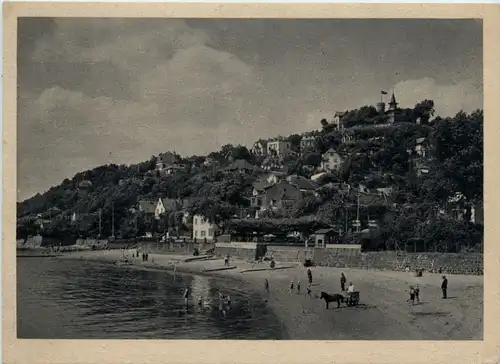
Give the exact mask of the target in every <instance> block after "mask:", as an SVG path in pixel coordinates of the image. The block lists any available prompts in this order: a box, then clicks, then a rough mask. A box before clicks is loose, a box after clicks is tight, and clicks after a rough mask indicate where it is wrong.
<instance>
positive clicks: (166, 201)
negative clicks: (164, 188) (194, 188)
mask: <svg viewBox="0 0 500 364" xmlns="http://www.w3.org/2000/svg"><path fill="white" fill-rule="evenodd" d="M161 202H162V203H163V207H164V208H165V210H173V209H175V208H176V207H177V200H176V199H173V198H162V199H161Z"/></svg>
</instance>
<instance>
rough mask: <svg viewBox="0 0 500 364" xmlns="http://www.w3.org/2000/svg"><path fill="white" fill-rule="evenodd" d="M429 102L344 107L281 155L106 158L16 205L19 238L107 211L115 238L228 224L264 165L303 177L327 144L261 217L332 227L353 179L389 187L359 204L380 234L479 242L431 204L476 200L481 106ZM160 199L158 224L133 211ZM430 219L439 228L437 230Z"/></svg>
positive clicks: (70, 228) (466, 204)
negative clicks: (398, 112)
mask: <svg viewBox="0 0 500 364" xmlns="http://www.w3.org/2000/svg"><path fill="white" fill-rule="evenodd" d="M432 107H433V103H432V104H430V102H429V101H427V100H426V101H425V102H422V103H419V104H417V105H416V106H415V108H414V109H411V110H410V109H406V110H403V114H404V115H406V119H405V120H404V122H399V123H394V124H387V123H386V122H385V121H383V120H382V121H380V120H379V119H377V117H376V116H374V114H373V110H372V109H370V107H364V108H361V109H359V110H354V111H350V112H348V113H347V114H346V116H345V117H346V120H345V122H344V121H343V122H344V125H348V126H349V127H347V126H346V127H343V128H341V129H339V128H335V125H334V124H333V123H330V122H327V121H326V120H325V119H323V120H322V121H321V124H320V125H321V129H319V130H318V131H316V132H310V133H305V134H304V135H297V134H295V135H291V136H289V137H288V138H284V139H287V140H288V141H290V143H291V149H290V152H289V153H287V154H286V155H284V156H277V155H267V156H262V155H259V154H256V153H255V152H254V151H252V150H249V149H247V148H246V147H243V146H232V145H225V146H223V147H222V148H221V150H219V151H217V152H213V153H210V154H209V155H208V156H192V157H181V156H175V159H176V163H175V168H174V167H170V169H168V172H165V170H161V168H160V170H158V166H157V162H158V157H151V159H150V160H148V161H144V162H142V163H139V164H136V165H129V166H126V165H105V166H100V167H97V168H94V169H92V170H88V171H84V172H81V173H78V174H76V175H75V176H74V177H73V178H72V179H71V180H70V179H65V180H64V181H62V183H61V184H60V185H58V186H54V187H52V188H51V189H50V190H49V191H47V192H45V193H43V194H37V195H35V196H33V197H31V198H29V199H27V200H25V201H23V202H21V203H18V205H17V217H18V229H17V232H18V237H19V238H25V237H26V236H28V235H34V234H36V233H37V232H38V233H42V234H44V235H49V236H60V235H64V234H77V235H81V236H96V235H97V234H98V231H99V230H98V229H99V227H98V225H99V214H100V216H101V234H102V235H103V236H109V235H111V232H112V228H111V225H112V220H113V219H112V215H113V214H112V211H114V228H115V232H116V235H117V236H122V237H133V236H139V235H142V234H144V233H145V231H149V230H153V231H162V229H165V228H167V227H173V226H176V228H177V231H180V230H185V231H187V232H189V223H185V222H184V223H181V222H180V221H181V220H182V219H181V215H182V214H183V213H184V212H189V213H191V214H193V213H200V214H202V215H204V216H205V217H206V218H207V219H208V220H209V221H211V222H214V223H221V222H228V221H229V220H231V219H234V218H235V216H237V215H238V214H237V213H238V211H239V210H241V209H247V210H248V211H252V208H250V206H251V200H252V190H253V187H252V186H253V184H254V183H255V182H256V181H259V180H262V179H263V178H264V177H265V176H266V175H267V174H268V173H269V170H278V171H280V172H282V173H285V174H287V175H289V176H290V175H297V176H299V177H303V179H306V178H307V179H309V178H310V177H311V176H312V175H314V174H316V173H318V170H319V169H321V166H322V159H323V157H322V156H323V155H324V153H326V152H327V151H329V150H332V149H333V150H334V151H335V152H336V153H338V155H339V156H340V157H341V159H342V164H341V166H340V168H338V169H337V170H334V171H327V173H324V174H323V176H322V177H321V178H319V180H317V181H316V182H315V184H316V190H315V191H314V193H311V194H308V195H306V196H304V197H303V198H301V199H299V200H297V201H294V203H293V205H292V206H289V207H287V208H282V209H281V210H280V211H273V212H272V213H271V214H270V215H269V214H267V215H266V214H264V215H263V216H261V219H262V218H263V219H274V220H276V219H281V221H283V220H285V219H300V218H304V217H307V216H316V217H317V219H316V220H317V221H320V222H321V224H323V225H325V226H335V225H336V224H337V225H338V224H340V223H341V222H342V221H344V220H346V219H347V217H346V216H344V215H343V213H342V212H341V211H344V210H345V211H346V214H349V209H350V207H349V206H352V205H353V204H355V203H356V195H355V194H353V193H348V194H341V193H339V192H338V189H336V188H334V187H333V186H338V184H339V183H346V184H348V185H349V186H351V187H352V191H354V190H355V189H357V188H358V186H360V187H359V188H364V189H366V190H370V191H375V190H378V191H380V190H381V189H385V190H386V191H390V192H387V193H385V194H384V196H385V203H383V204H382V205H384V208H383V209H382V210H381V209H380V205H381V203H377V202H370V203H367V204H368V205H370V206H371V207H370V206H369V207H368V208H367V213H368V214H370V213H371V211H370V209H375V210H377V211H379V210H380V211H379V212H380V213H376V214H375V215H377V218H379V220H380V224H381V225H382V226H383V227H386V229H385V233H386V234H389V235H386V237H388V236H389V237H390V238H391V239H396V238H404V239H410V238H412V237H415V236H419V237H421V236H424V235H425V236H430V235H433V239H438V240H456V239H460V240H465V239H469V238H471V236H473V239H475V240H476V241H477V240H478V239H479V240H481V238H482V230H481V233H480V234H479V233H478V231H479V230H480V229H479V228H477V227H474V228H473V227H471V226H470V224H468V223H467V221H468V220H470V219H469V218H466V219H465V220H464V221H465V223H464V221H458V220H456V219H455V220H453V221H451V220H450V218H449V216H447V215H446V214H441V215H442V216H443V217H442V219H436V218H435V216H441V215H439V214H438V211H441V212H442V211H447V209H448V205H449V204H450V199H451V198H453V197H454V196H460V197H459V198H458V200H457V201H455V202H454V204H455V205H454V206H455V207H456V206H458V205H459V208H460V209H462V210H464V211H465V216H466V217H469V215H470V213H471V212H470V211H471V207H472V206H473V205H474V204H477V203H482V194H483V191H482V184H483V179H482V178H483V177H482V175H483V135H482V130H483V114H482V111H476V112H474V113H472V114H465V113H463V112H459V113H458V114H457V115H456V116H455V117H453V118H445V119H442V118H440V117H436V118H434V119H432V120H430V116H431V115H432V114H433V109H432ZM417 121H420V123H417ZM305 135H309V136H311V138H313V142H312V144H311V145H308V146H307V147H304V148H303V147H302V144H301V140H302V139H303V138H304V137H305ZM423 140H425V143H427V144H426V154H425V155H422V154H421V152H418V148H419V143H420V142H422V141H423ZM417 152H418V153H417ZM419 153H420V154H419ZM162 158H164V157H162ZM242 161H246V162H244V163H242ZM457 193H458V195H457ZM159 198H168V199H176V200H178V201H179V206H178V207H177V208H175V211H168V213H167V214H166V216H165V217H164V219H163V220H161V221H160V222H157V221H156V222H148V221H149V220H148V219H147V217H146V216H144V213H141V212H139V211H137V210H134V209H133V208H134V207H136V206H137V203H138V202H139V201H140V200H158V199H159ZM253 209H254V210H255V206H254V207H253ZM247 210H245V211H247ZM252 213H253V212H252ZM348 218H349V219H351V218H352V215H351V216H348ZM251 220H252V219H251ZM251 220H250V221H251ZM249 223H250V224H252V223H253V224H257V222H248V221H247V222H246V224H247V225H248V224H249ZM260 224H262V221H261V222H260ZM152 225H154V226H152ZM179 225H182V226H179ZM435 225H436V226H437V225H439V226H440V228H439V234H441V235H439V236H436V234H437V233H438V232H436V229H435ZM457 225H460V226H462V227H461V228H459V227H457ZM233 226H238V222H235V223H234V224H233ZM252 226H253V227H252V228H255V227H256V226H257V225H252ZM294 226H295V225H294ZM433 227H434V228H433ZM312 228H313V226H309V227H308V228H306V230H307V229H312ZM246 229H247V230H248V227H247V228H246ZM309 232H310V231H309ZM431 233H432V234H431ZM457 234H461V235H460V236H459V237H457ZM478 234H479V235H481V236H479V237H478Z"/></svg>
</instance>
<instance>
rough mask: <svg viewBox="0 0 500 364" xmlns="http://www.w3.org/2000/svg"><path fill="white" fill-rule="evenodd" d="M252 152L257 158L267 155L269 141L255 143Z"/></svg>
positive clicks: (261, 140)
mask: <svg viewBox="0 0 500 364" xmlns="http://www.w3.org/2000/svg"><path fill="white" fill-rule="evenodd" d="M251 152H252V154H253V155H257V156H262V155H267V140H263V139H260V140H257V141H256V142H255V143H253V146H252V150H251Z"/></svg>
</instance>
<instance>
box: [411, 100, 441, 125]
mask: <svg viewBox="0 0 500 364" xmlns="http://www.w3.org/2000/svg"><path fill="white" fill-rule="evenodd" d="M434 112H435V110H434V101H432V100H424V101H420V102H419V103H417V104H416V105H415V107H414V108H413V113H412V114H411V116H412V120H417V119H419V118H420V123H421V124H424V125H425V124H429V119H430V118H431V116H434Z"/></svg>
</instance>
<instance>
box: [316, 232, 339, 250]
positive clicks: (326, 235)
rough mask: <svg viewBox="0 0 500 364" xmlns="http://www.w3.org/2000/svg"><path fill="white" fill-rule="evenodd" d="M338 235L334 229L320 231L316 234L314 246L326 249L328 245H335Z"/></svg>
mask: <svg viewBox="0 0 500 364" xmlns="http://www.w3.org/2000/svg"><path fill="white" fill-rule="evenodd" d="M336 235H337V233H336V232H335V230H333V229H319V230H317V231H315V232H314V246H315V247H316V248H324V247H325V245H326V244H335V243H336V241H335V236H336Z"/></svg>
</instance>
